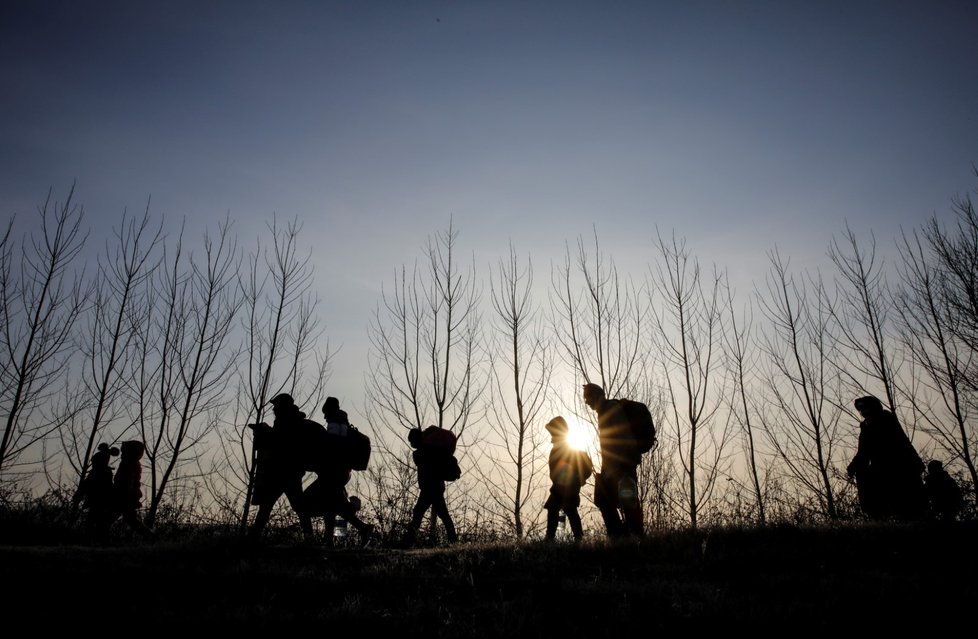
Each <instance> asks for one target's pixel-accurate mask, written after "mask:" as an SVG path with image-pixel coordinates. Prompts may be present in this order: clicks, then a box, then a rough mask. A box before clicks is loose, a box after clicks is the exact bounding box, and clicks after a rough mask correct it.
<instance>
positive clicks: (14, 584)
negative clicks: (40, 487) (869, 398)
mask: <svg viewBox="0 0 978 639" xmlns="http://www.w3.org/2000/svg"><path fill="white" fill-rule="evenodd" d="M976 541H978V528H976V527H975V526H974V525H973V524H971V523H968V524H954V525H947V526H939V525H928V526H897V525H894V526H870V525H847V526H840V527H833V528H795V527H779V528H769V529H750V530H716V531H712V532H709V533H706V532H699V533H693V532H690V531H685V532H672V533H668V534H662V535H654V536H651V537H650V538H648V539H646V540H644V541H643V542H642V543H640V544H639V543H626V544H616V545H612V544H607V543H605V542H604V541H594V542H591V543H586V544H583V545H582V546H580V547H574V546H572V545H565V544H559V545H556V546H546V545H544V544H541V543H528V544H522V545H514V544H495V545H478V544H461V545H459V546H457V547H452V548H441V549H419V550H408V551H405V550H393V549H386V548H367V549H354V548H342V549H337V550H325V549H323V548H320V547H316V546H310V545H302V544H296V545H258V546H255V545H248V544H246V543H244V542H243V541H241V540H240V539H237V538H229V537H220V536H214V537H211V538H203V537H201V538H197V539H194V540H191V541H181V542H167V541H157V542H155V543H148V544H142V543H137V542H133V543H131V544H119V545H115V546H112V547H105V548H92V547H85V546H58V545H50V546H2V547H0V574H2V577H0V579H2V583H3V586H4V591H5V594H4V595H3V596H2V602H3V604H2V607H3V609H4V612H5V614H4V617H5V619H7V620H8V623H10V622H11V620H12V619H14V618H26V619H31V620H34V621H35V622H39V623H42V624H44V625H42V626H41V627H48V626H54V625H62V624H63V625H69V624H79V625H80V627H89V628H93V629H94V627H96V626H97V627H99V628H100V629H101V630H102V631H103V632H109V633H111V634H116V629H119V628H123V627H125V628H131V629H132V630H133V631H138V632H140V633H143V632H146V633H152V634H154V635H155V634H159V633H166V634H169V633H170V632H172V631H173V629H177V628H179V629H181V630H180V632H181V634H183V633H185V632H194V633H195V634H196V632H195V631H196V630H203V629H204V628H214V627H222V628H224V629H228V628H232V627H234V628H242V627H243V628H247V629H248V630H251V631H256V632H258V631H263V630H269V629H272V628H274V627H277V626H281V625H288V626H301V627H309V628H310V630H311V631H314V632H316V633H317V634H318V633H319V632H325V633H327V634H328V633H329V632H332V631H354V632H356V634H357V635H360V634H361V633H363V636H365V637H366V636H373V633H374V632H381V633H383V634H384V635H385V636H396V637H414V636H425V637H449V636H450V637H503V636H506V637H543V636H547V637H550V636H553V635H555V634H561V635H564V636H580V637H593V636H609V635H622V636H633V635H634V636H637V635H638V634H639V633H642V634H643V635H646V634H647V635H649V636H657V635H656V633H657V632H659V633H661V631H662V630H671V631H675V630H681V631H684V632H693V631H695V632H702V631H717V632H722V633H724V634H730V635H735V636H739V635H740V634H742V633H748V634H752V635H757V634H759V635H774V634H778V635H786V634H794V633H801V634H804V635H808V634H810V633H817V634H824V633H833V634H837V633H838V634H842V635H850V634H852V633H854V632H857V631H858V632H860V633H862V632H867V631H873V634H874V636H875V635H877V634H878V632H880V631H884V630H899V631H900V633H901V636H904V635H905V634H909V633H915V632H916V631H918V630H920V631H923V630H925V629H926V630H927V632H928V633H934V632H940V631H944V630H950V629H953V628H956V627H957V626H958V625H961V624H963V625H964V627H966V628H971V629H972V630H971V631H973V628H974V619H975V616H974V615H975V609H976V604H978V587H976V585H975V577H976V574H978V573H976V569H978V552H976V551H978V546H976ZM97 619H101V620H103V621H104V623H99V622H97V621H96V620H97ZM120 624H122V625H120ZM971 631H968V632H971ZM99 634H102V633H99ZM8 636H11V635H8ZM658 636H661V634H659V635H658Z"/></svg>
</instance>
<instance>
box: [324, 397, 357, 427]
mask: <svg viewBox="0 0 978 639" xmlns="http://www.w3.org/2000/svg"><path fill="white" fill-rule="evenodd" d="M323 419H324V420H325V421H326V429H327V430H329V425H330V424H345V425H349V424H350V418H349V417H347V414H346V411H345V410H343V409H342V408H340V400H338V399H336V398H335V397H327V398H326V403H324V404H323Z"/></svg>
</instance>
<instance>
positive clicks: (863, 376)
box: [828, 225, 903, 423]
mask: <svg viewBox="0 0 978 639" xmlns="http://www.w3.org/2000/svg"><path fill="white" fill-rule="evenodd" d="M828 254H829V258H830V259H831V260H832V262H833V263H834V264H835V266H836V268H837V269H838V272H839V275H840V276H841V278H842V280H841V282H839V284H838V291H839V303H838V304H836V305H835V306H834V307H833V314H834V317H835V319H836V322H837V325H838V329H839V330H838V336H839V341H840V346H841V347H842V348H840V349H839V362H838V363H839V366H838V370H839V374H840V375H841V376H842V378H843V379H846V380H847V381H848V385H849V387H850V389H851V394H852V395H853V396H857V395H864V394H866V391H867V389H868V388H869V387H870V386H871V385H872V386H878V387H881V388H882V389H883V393H884V396H885V398H886V403H887V404H888V405H889V407H890V409H891V410H892V411H893V413H894V414H895V415H897V417H898V418H899V417H900V406H899V402H898V398H897V392H898V389H897V381H896V376H897V373H898V371H899V365H898V362H897V361H895V355H896V353H894V349H893V345H894V342H895V340H891V338H890V335H889V330H890V329H889V320H888V315H889V311H890V309H891V307H892V301H891V299H890V293H889V288H888V286H887V284H886V279H885V277H884V273H883V264H882V262H878V261H877V259H876V238H874V237H871V238H870V242H869V245H868V246H867V247H865V248H863V247H862V246H861V245H860V244H859V241H858V240H857V238H856V234H855V233H854V232H853V231H852V229H850V228H849V227H848V225H847V226H846V231H845V238H844V240H843V241H842V242H841V243H840V241H839V239H838V238H833V239H832V242H831V244H830V245H829V251H828ZM901 423H903V420H901Z"/></svg>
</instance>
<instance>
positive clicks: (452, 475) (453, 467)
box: [441, 455, 462, 481]
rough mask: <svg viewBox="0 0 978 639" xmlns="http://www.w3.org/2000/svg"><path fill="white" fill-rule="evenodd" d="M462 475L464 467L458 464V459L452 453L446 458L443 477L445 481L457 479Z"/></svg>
mask: <svg viewBox="0 0 978 639" xmlns="http://www.w3.org/2000/svg"><path fill="white" fill-rule="evenodd" d="M461 476H462V469H461V468H460V467H459V465H458V459H457V458H456V457H455V455H451V456H449V457H447V458H445V460H444V465H443V466H442V476H441V478H442V479H444V480H445V481H455V480H456V479H458V478H459V477H461Z"/></svg>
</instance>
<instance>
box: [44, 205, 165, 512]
mask: <svg viewBox="0 0 978 639" xmlns="http://www.w3.org/2000/svg"><path fill="white" fill-rule="evenodd" d="M162 228H163V227H162V223H161V224H160V225H159V226H156V227H155V228H153V227H151V224H150V217H149V205H148V204H147V206H146V210H145V211H144V213H143V216H142V217H141V218H132V217H129V216H128V215H126V214H123V217H122V222H121V225H120V226H119V227H118V228H115V229H113V236H114V240H115V242H113V244H111V245H110V244H106V247H105V255H104V261H103V259H101V258H100V259H99V263H98V268H97V271H96V278H95V283H94V286H93V289H92V304H91V306H90V307H89V312H88V313H87V315H86V317H87V319H88V322H87V325H86V326H85V332H84V337H85V339H84V340H83V341H82V343H81V349H80V350H81V353H82V355H83V356H84V358H85V368H84V372H83V373H82V375H80V376H79V389H78V391H77V393H76V395H75V399H76V401H77V405H76V406H74V407H72V409H71V414H72V415H73V417H74V418H73V419H72V420H71V422H70V424H69V427H67V428H62V429H60V431H59V433H60V435H61V446H62V450H63V451H64V453H65V456H66V457H67V460H68V463H69V464H70V465H71V467H72V468H73V469H74V470H75V472H76V473H77V479H76V482H77V483H76V486H77V487H80V486H81V485H82V482H84V481H85V476H86V475H87V473H88V469H89V464H90V460H91V457H92V455H93V454H94V452H95V446H96V444H97V443H98V442H97V440H98V439H99V438H100V437H102V433H103V431H104V430H105V429H106V428H107V427H108V426H109V425H110V424H111V423H112V422H113V421H114V420H115V419H116V418H117V417H118V416H120V415H124V414H125V411H124V409H123V407H121V406H119V405H118V404H119V401H118V400H119V399H120V398H124V395H123V391H124V390H125V383H126V377H125V376H126V374H127V369H128V366H129V364H130V363H131V360H132V356H133V354H134V351H132V350H131V349H130V348H129V346H130V344H131V341H132V338H133V335H134V333H135V327H134V324H133V312H134V309H135V308H136V304H137V302H138V296H139V293H140V291H141V288H142V286H143V283H144V282H145V280H146V279H147V278H148V277H150V276H151V274H152V272H153V269H154V268H155V267H156V265H157V264H158V262H159V259H158V258H157V256H156V248H157V247H158V246H159V244H160V239H161V236H162ZM129 425H130V422H129V421H128V420H126V424H125V426H126V427H128V426H129ZM124 430H125V428H123V429H122V431H120V432H118V433H117V434H116V435H117V436H118V435H121V434H122V432H123V431H124ZM110 439H112V437H111V436H110ZM72 515H73V516H74V511H73V513H72Z"/></svg>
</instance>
